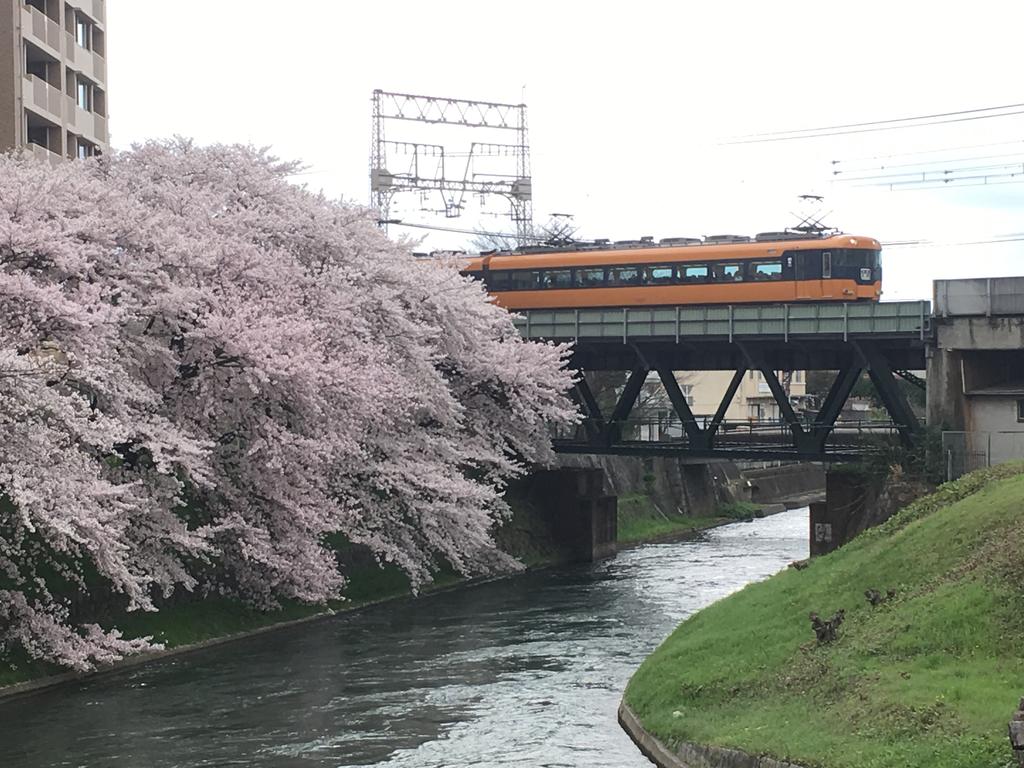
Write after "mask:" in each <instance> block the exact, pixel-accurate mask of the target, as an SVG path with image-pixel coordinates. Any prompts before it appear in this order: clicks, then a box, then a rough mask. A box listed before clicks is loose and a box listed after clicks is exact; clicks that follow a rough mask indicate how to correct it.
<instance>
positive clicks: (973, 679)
mask: <svg viewBox="0 0 1024 768" xmlns="http://www.w3.org/2000/svg"><path fill="white" fill-rule="evenodd" d="M1021 471H1024V467H1021V466H1015V467H1008V466H1007V467H997V468H995V469H994V470H985V471H983V472H981V473H975V474H974V475H970V476H967V477H965V478H961V479H960V480H958V481H956V482H955V483H949V484H947V485H945V486H943V487H942V488H941V489H940V490H939V491H938V492H937V493H936V494H934V495H933V496H930V497H926V498H925V499H921V500H919V501H918V502H915V503H914V504H912V505H910V506H909V507H908V508H907V509H905V510H904V511H903V512H902V513H900V514H899V515H898V516H897V517H895V518H894V519H893V520H890V521H889V522H888V523H886V524H885V525H883V526H880V527H879V528H876V529H874V530H872V531H868V532H867V533H866V534H864V535H863V536H861V537H859V538H858V539H856V540H855V541H853V542H851V543H850V544H848V545H847V546H845V547H843V548H842V549H840V550H838V551H837V552H834V553H832V554H830V555H828V556H826V557H822V558H819V559H816V560H814V561H813V562H812V563H811V565H810V566H809V567H808V568H806V569H805V570H802V571H796V570H786V571H784V572H782V573H780V574H778V575H776V576H774V577H772V578H771V579H769V580H767V581H765V582H761V583H759V584H754V585H751V586H748V587H747V588H746V589H744V590H742V591H741V592H739V593H737V594H735V595H733V596H732V597H729V598H727V599H725V600H723V601H721V602H719V603H717V604H715V605H713V606H711V607H709V608H708V609H706V610H704V611H701V612H700V613H698V614H696V615H695V616H693V617H692V618H691V619H689V620H688V621H686V622H684V623H683V624H682V625H681V626H680V627H679V628H678V629H677V630H676V631H675V632H674V633H673V634H672V636H671V637H670V638H669V639H668V640H666V642H665V643H664V644H663V645H662V646H661V647H660V648H659V649H658V650H657V651H656V652H655V653H654V654H653V655H652V656H651V657H650V658H649V659H647V661H645V662H644V664H643V665H642V666H641V668H640V669H639V670H638V671H637V673H636V675H635V676H634V678H633V679H632V681H631V682H630V684H629V687H628V689H627V692H626V700H627V702H628V703H629V704H630V706H631V707H632V708H633V709H634V711H635V712H636V713H637V714H638V716H639V717H640V719H641V721H642V722H643V723H644V725H645V727H646V728H647V729H648V730H650V731H651V732H653V733H654V734H656V735H657V736H659V737H660V738H662V739H663V740H664V741H666V742H668V743H671V742H674V741H680V740H686V741H694V742H698V743H705V744H716V745H724V746H733V747H737V748H740V749H743V750H745V751H748V752H751V753H757V754H771V755H774V756H776V757H780V758H788V759H791V760H794V761H795V762H798V763H800V764H803V765H806V766H829V768H844V767H846V766H849V767H850V768H875V767H877V768H881V767H882V766H885V768H890V767H891V766H901V767H902V766H929V768H953V766H958V767H963V768H981V767H982V766H991V767H992V768H996V767H997V766H998V767H999V768H1002V767H1003V766H1006V765H1009V763H1010V759H1011V758H1010V757H1009V748H1008V741H1007V738H1006V723H1007V721H1008V719H1009V715H1010V714H1011V712H1012V710H1013V707H1014V705H1015V703H1016V702H1017V700H1018V698H1019V697H1020V695H1021V694H1022V693H1024V610H1022V607H1024V535H1022V533H1024V476H1021V475H1020V474H1019V473H1020V472H1021ZM1001 478H1002V479H1001ZM1006 478H1008V479H1006ZM868 588H875V589H880V590H882V591H885V590H886V589H891V588H893V589H896V590H897V595H896V597H895V598H894V599H893V600H892V601H890V602H889V603H887V604H885V605H882V606H879V607H876V608H872V607H870V606H869V605H868V604H867V602H866V600H865V599H864V594H863V593H864V590H866V589H868ZM838 608H844V609H845V610H846V622H845V623H844V624H843V626H842V627H841V630H840V639H839V641H838V642H836V643H835V644H833V645H830V646H824V647H816V645H815V643H814V641H813V633H812V632H811V630H810V625H809V622H808V619H807V614H808V612H810V611H812V610H814V611H817V612H818V613H819V614H823V615H831V614H832V612H833V611H835V610H836V609H838Z"/></svg>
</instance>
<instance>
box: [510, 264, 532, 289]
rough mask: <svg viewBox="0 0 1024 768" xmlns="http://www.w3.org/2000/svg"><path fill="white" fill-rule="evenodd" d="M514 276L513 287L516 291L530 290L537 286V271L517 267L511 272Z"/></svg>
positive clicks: (512, 276)
mask: <svg viewBox="0 0 1024 768" xmlns="http://www.w3.org/2000/svg"><path fill="white" fill-rule="evenodd" d="M509 275H510V276H511V278H512V284H511V288H512V289H513V290H516V291H530V290H533V289H534V288H536V287H537V273H536V272H532V271H530V270H528V269H515V270H512V271H511V272H509Z"/></svg>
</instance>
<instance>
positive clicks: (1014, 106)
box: [737, 103, 1024, 139]
mask: <svg viewBox="0 0 1024 768" xmlns="http://www.w3.org/2000/svg"><path fill="white" fill-rule="evenodd" d="M1020 107H1024V103H1020V104H1004V105H1002V106H999V107H980V108H978V109H961V110H958V111H956V112H936V113H935V114H931V115H917V116H916V117H894V118H890V119H888V120H868V121H867V122H863V123H844V124H841V125H824V126H819V127H817V128H793V129H790V130H787V131H769V132H766V133H748V134H745V135H743V136H738V137H737V138H738V139H760V138H765V137H768V136H782V135H784V134H791V133H818V132H820V131H837V130H841V129H844V128H864V127H866V126H869V125H890V124H893V123H908V122H913V121H919V120H933V119H936V118H940V117H956V116H959V115H972V114H976V113H978V112H997V111H1001V110H1005V109H1018V108H1020ZM993 117H997V115H993Z"/></svg>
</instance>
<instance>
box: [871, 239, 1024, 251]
mask: <svg viewBox="0 0 1024 768" xmlns="http://www.w3.org/2000/svg"><path fill="white" fill-rule="evenodd" d="M1019 242H1024V236H1019V237H1018V236H1014V237H1000V238H992V239H990V240H965V241H960V242H954V243H936V242H933V241H931V240H899V241H897V242H890V243H886V242H883V243H882V246H883V247H885V248H921V247H924V246H930V247H933V248H936V247H938V248H958V247H960V246H965V245H998V244H999V243H1019Z"/></svg>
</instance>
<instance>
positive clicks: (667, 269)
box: [644, 264, 675, 285]
mask: <svg viewBox="0 0 1024 768" xmlns="http://www.w3.org/2000/svg"><path fill="white" fill-rule="evenodd" d="M644 273H645V274H644V282H645V283H647V284H648V285H669V284H670V283H671V282H672V280H673V278H674V277H675V269H674V268H673V266H672V265H671V264H664V265H658V266H656V267H645V268H644Z"/></svg>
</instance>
